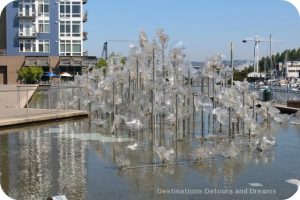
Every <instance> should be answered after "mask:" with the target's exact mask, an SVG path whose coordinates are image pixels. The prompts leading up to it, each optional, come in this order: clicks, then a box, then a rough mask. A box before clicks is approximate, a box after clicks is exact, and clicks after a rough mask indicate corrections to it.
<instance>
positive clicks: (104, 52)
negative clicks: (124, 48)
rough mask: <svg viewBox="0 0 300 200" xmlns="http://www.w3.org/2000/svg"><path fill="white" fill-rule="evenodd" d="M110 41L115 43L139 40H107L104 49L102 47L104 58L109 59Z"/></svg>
mask: <svg viewBox="0 0 300 200" xmlns="http://www.w3.org/2000/svg"><path fill="white" fill-rule="evenodd" d="M108 42H109V43H111V42H114V43H126V42H127V43H136V42H137V41H135V40H107V41H105V42H104V44H103V49H102V58H104V59H105V60H107V58H108Z"/></svg>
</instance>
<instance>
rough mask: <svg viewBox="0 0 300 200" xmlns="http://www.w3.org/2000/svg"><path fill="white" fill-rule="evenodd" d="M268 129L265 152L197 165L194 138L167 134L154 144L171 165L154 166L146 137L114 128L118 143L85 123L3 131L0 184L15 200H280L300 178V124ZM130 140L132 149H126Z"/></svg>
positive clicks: (146, 135)
mask: <svg viewBox="0 0 300 200" xmlns="http://www.w3.org/2000/svg"><path fill="white" fill-rule="evenodd" d="M272 131H273V132H274V134H275V135H276V137H277V144H276V145H275V146H273V147H272V148H271V149H269V150H267V151H263V152H258V151H257V152H253V151H251V150H247V149H246V150H244V151H241V152H239V155H238V156H237V157H236V158H231V159H230V158H229V159H223V158H221V157H216V158H214V159H210V160H207V161H203V162H199V163H192V162H191V163H188V162H187V161H189V160H192V149H193V148H195V147H197V146H199V145H201V144H200V142H199V140H198V139H197V138H198V137H197V134H200V133H196V135H186V136H185V139H184V140H182V141H180V142H178V144H177V145H176V147H175V146H174V144H173V143H172V142H170V141H172V140H171V139H168V138H169V137H171V136H172V133H170V134H168V133H166V135H165V136H164V138H157V143H159V144H160V145H164V146H166V147H174V148H175V151H176V153H177V161H178V162H177V165H166V166H163V167H161V166H160V167H153V166H149V164H151V163H159V161H158V158H157V156H155V155H154V153H153V151H152V150H153V149H152V145H151V141H150V138H151V136H150V135H151V134H150V133H147V132H146V133H145V132H144V133H143V134H142V133H137V134H132V135H130V134H128V133H125V132H124V133H123V132H122V131H119V132H118V137H120V138H121V139H116V138H115V137H114V136H112V135H111V134H105V132H103V130H101V129H99V128H98V127H97V126H95V125H93V124H91V123H90V121H89V119H81V120H74V121H73V120H72V121H61V122H53V123H50V124H47V125H38V126H29V127H25V128H21V129H10V130H1V131H0V149H1V151H0V161H1V162H0V171H1V185H2V188H3V189H4V191H5V192H6V193H7V194H9V196H10V197H12V198H14V199H17V200H23V199H24V200H34V199H46V198H47V197H48V196H54V195H59V194H63V195H66V197H67V198H68V199H70V200H84V199H89V200H98V199H105V200H109V199H111V200H116V199H124V200H125V199H126V200H127V199H143V200H147V199H161V200H164V199H228V200H229V199H230V200H231V199H270V200H271V199H272V200H276V199H278V200H282V199H286V198H288V197H290V196H292V195H293V194H294V193H295V192H296V190H297V188H296V186H294V185H291V184H289V183H286V182H285V181H286V180H288V179H291V178H296V179H300V156H299V154H300V127H299V126H298V127H297V126H284V125H282V126H278V125H272ZM135 142H138V144H139V145H138V146H137V148H136V150H134V151H133V150H130V149H128V148H127V146H128V145H130V144H133V143H135ZM122 156H123V157H126V158H128V160H129V161H130V166H143V165H147V166H146V167H140V168H133V169H125V170H121V171H120V170H119V168H118V166H117V160H118V158H120V157H122ZM255 193H256V194H255ZM257 193H263V194H260V195H259V194H257Z"/></svg>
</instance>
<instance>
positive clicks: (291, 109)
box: [274, 104, 300, 114]
mask: <svg viewBox="0 0 300 200" xmlns="http://www.w3.org/2000/svg"><path fill="white" fill-rule="evenodd" d="M274 107H275V108H277V109H278V110H280V112H281V113H286V114H294V113H296V112H298V111H300V108H294V107H288V106H287V105H284V104H275V105H274Z"/></svg>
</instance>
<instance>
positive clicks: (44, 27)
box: [39, 20, 50, 33]
mask: <svg viewBox="0 0 300 200" xmlns="http://www.w3.org/2000/svg"><path fill="white" fill-rule="evenodd" d="M39 32H40V33H50V23H49V20H39Z"/></svg>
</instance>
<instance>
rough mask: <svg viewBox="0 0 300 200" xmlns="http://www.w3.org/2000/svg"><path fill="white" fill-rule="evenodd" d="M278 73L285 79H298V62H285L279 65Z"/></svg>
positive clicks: (299, 75)
mask: <svg viewBox="0 0 300 200" xmlns="http://www.w3.org/2000/svg"><path fill="white" fill-rule="evenodd" d="M278 66H279V71H281V72H282V74H283V75H284V76H285V77H286V78H300V61H287V62H286V63H279V64H278Z"/></svg>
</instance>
